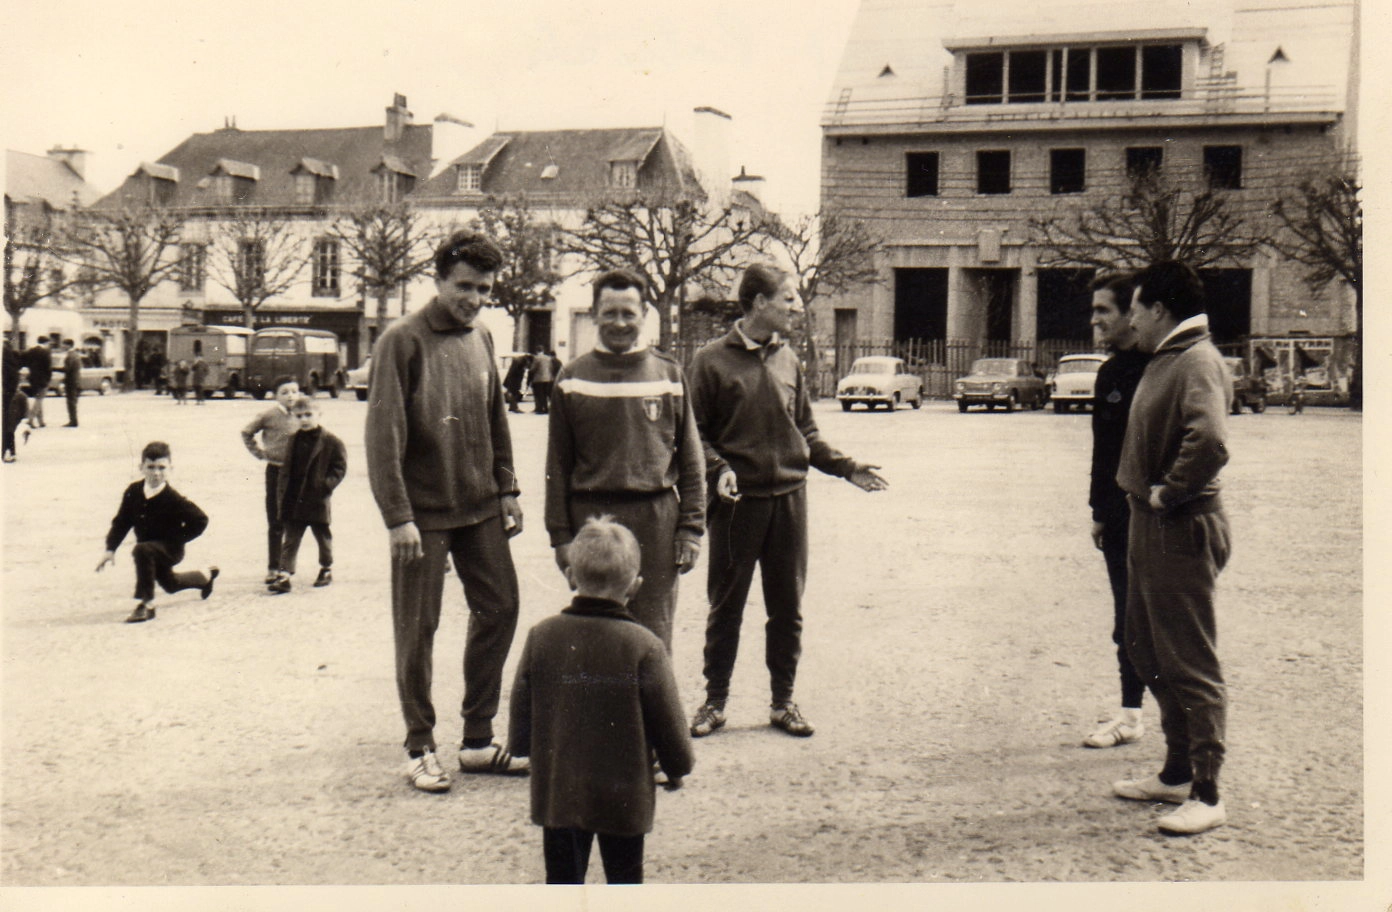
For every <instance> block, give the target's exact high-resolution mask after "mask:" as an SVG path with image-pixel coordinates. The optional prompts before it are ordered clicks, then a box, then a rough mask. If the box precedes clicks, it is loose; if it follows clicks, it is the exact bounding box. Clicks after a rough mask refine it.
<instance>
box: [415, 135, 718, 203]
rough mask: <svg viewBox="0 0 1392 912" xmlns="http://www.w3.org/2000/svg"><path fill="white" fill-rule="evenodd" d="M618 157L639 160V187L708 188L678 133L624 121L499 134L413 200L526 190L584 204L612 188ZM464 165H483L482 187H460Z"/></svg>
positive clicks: (452, 165) (690, 190) (542, 196)
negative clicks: (594, 127) (703, 185)
mask: <svg viewBox="0 0 1392 912" xmlns="http://www.w3.org/2000/svg"><path fill="white" fill-rule="evenodd" d="M619 161H636V162H638V163H639V169H638V185H639V189H654V188H658V187H667V188H673V189H675V190H677V191H678V192H686V193H692V194H700V193H701V192H702V191H701V187H700V183H699V181H698V180H697V178H696V171H695V169H694V167H693V166H692V163H691V155H690V153H689V152H688V151H687V150H686V148H685V147H684V146H683V145H682V144H681V143H680V142H679V141H678V140H677V139H676V138H675V137H673V136H672V135H671V134H670V133H668V132H667V131H666V130H664V129H663V128H661V127H637V128H634V127H626V128H616V129H603V130H540V131H528V132H522V131H518V132H505V133H495V134H493V135H492V136H489V137H487V138H486V139H484V140H483V141H482V142H480V143H479V144H478V145H476V146H475V147H474V148H472V149H470V150H469V151H467V152H465V153H464V154H463V155H460V156H459V157H458V158H456V159H454V160H453V161H452V162H450V164H449V166H448V167H446V168H444V169H443V170H442V171H441V172H440V173H439V174H437V175H436V176H435V177H433V178H431V179H430V180H429V181H427V182H426V183H425V184H424V185H423V186H420V187H418V188H417V189H416V192H415V193H414V194H412V199H414V200H416V201H418V202H431V203H444V202H453V201H457V200H459V199H460V198H469V197H475V198H477V197H481V196H509V195H521V194H525V195H526V196H528V197H529V198H532V199H549V200H551V201H553V202H572V203H576V204H582V205H583V203H584V202H585V201H587V200H591V199H594V198H596V197H597V196H603V195H605V194H608V193H612V192H614V189H615V188H613V187H612V186H611V185H610V182H609V180H610V165H611V163H613V162H619ZM461 165H482V166H483V169H484V170H483V175H482V182H481V187H480V189H479V190H478V191H477V192H473V193H469V192H465V193H461V192H459V189H458V167H459V166H461ZM544 175H546V176H544Z"/></svg>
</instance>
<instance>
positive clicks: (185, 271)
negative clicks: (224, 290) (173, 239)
mask: <svg viewBox="0 0 1392 912" xmlns="http://www.w3.org/2000/svg"><path fill="white" fill-rule="evenodd" d="M207 266H208V248H207V247H205V246H203V245H202V244H182V245H180V247H179V290H180V291H202V290H203V285H204V283H205V282H206V281H207V277H208V273H207Z"/></svg>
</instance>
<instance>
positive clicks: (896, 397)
mask: <svg viewBox="0 0 1392 912" xmlns="http://www.w3.org/2000/svg"><path fill="white" fill-rule="evenodd" d="M885 405H887V406H889V410H890V411H891V412H892V411H895V410H896V409H898V408H899V394H898V393H895V394H894V398H893V399H891V400H889V401H888V402H886V403H885Z"/></svg>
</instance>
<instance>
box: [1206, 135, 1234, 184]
mask: <svg viewBox="0 0 1392 912" xmlns="http://www.w3.org/2000/svg"><path fill="white" fill-rule="evenodd" d="M1203 163H1204V173H1205V174H1206V175H1207V176H1208V185H1209V187H1211V188H1213V189H1214V190H1241V189H1242V147H1241V146H1204V150H1203Z"/></svg>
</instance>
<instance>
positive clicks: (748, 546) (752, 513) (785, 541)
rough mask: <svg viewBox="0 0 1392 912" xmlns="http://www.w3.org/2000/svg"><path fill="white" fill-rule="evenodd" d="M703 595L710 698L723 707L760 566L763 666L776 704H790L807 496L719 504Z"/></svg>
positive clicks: (710, 516) (798, 650)
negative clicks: (747, 603) (706, 607)
mask: <svg viewBox="0 0 1392 912" xmlns="http://www.w3.org/2000/svg"><path fill="white" fill-rule="evenodd" d="M706 525H707V535H708V536H709V538H710V556H709V576H708V577H707V584H706V595H707V597H708V598H709V600H710V614H709V615H708V617H707V619H706V649H705V677H706V699H707V700H709V701H711V702H724V700H725V699H726V697H728V696H729V694H730V675H731V674H732V673H733V672H734V669H735V654H736V653H737V652H738V651H739V638H740V624H741V622H742V621H743V619H744V605H745V601H746V600H747V599H748V597H749V587H750V585H751V584H752V583H753V581H754V568H755V566H758V567H759V569H760V575H761V577H762V581H763V591H764V610H765V612H766V613H767V614H768V622H767V623H766V624H765V625H764V661H765V663H766V664H767V665H768V670H769V682H770V690H771V692H772V696H773V702H774V703H782V702H787V701H790V700H792V698H793V682H794V679H795V678H796V677H797V664H798V658H799V657H800V656H801V655H802V614H801V605H802V591H803V587H804V585H805V583H806V580H807V489H806V488H805V487H803V488H798V489H797V490H795V491H790V492H789V493H787V494H778V495H775V496H772V497H755V496H752V495H749V494H746V495H744V496H743V497H742V498H741V499H740V500H738V501H736V502H735V503H726V502H725V501H723V500H721V499H720V498H718V497H717V498H714V499H713V501H712V503H711V506H710V509H709V510H708V511H707V523H706Z"/></svg>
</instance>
